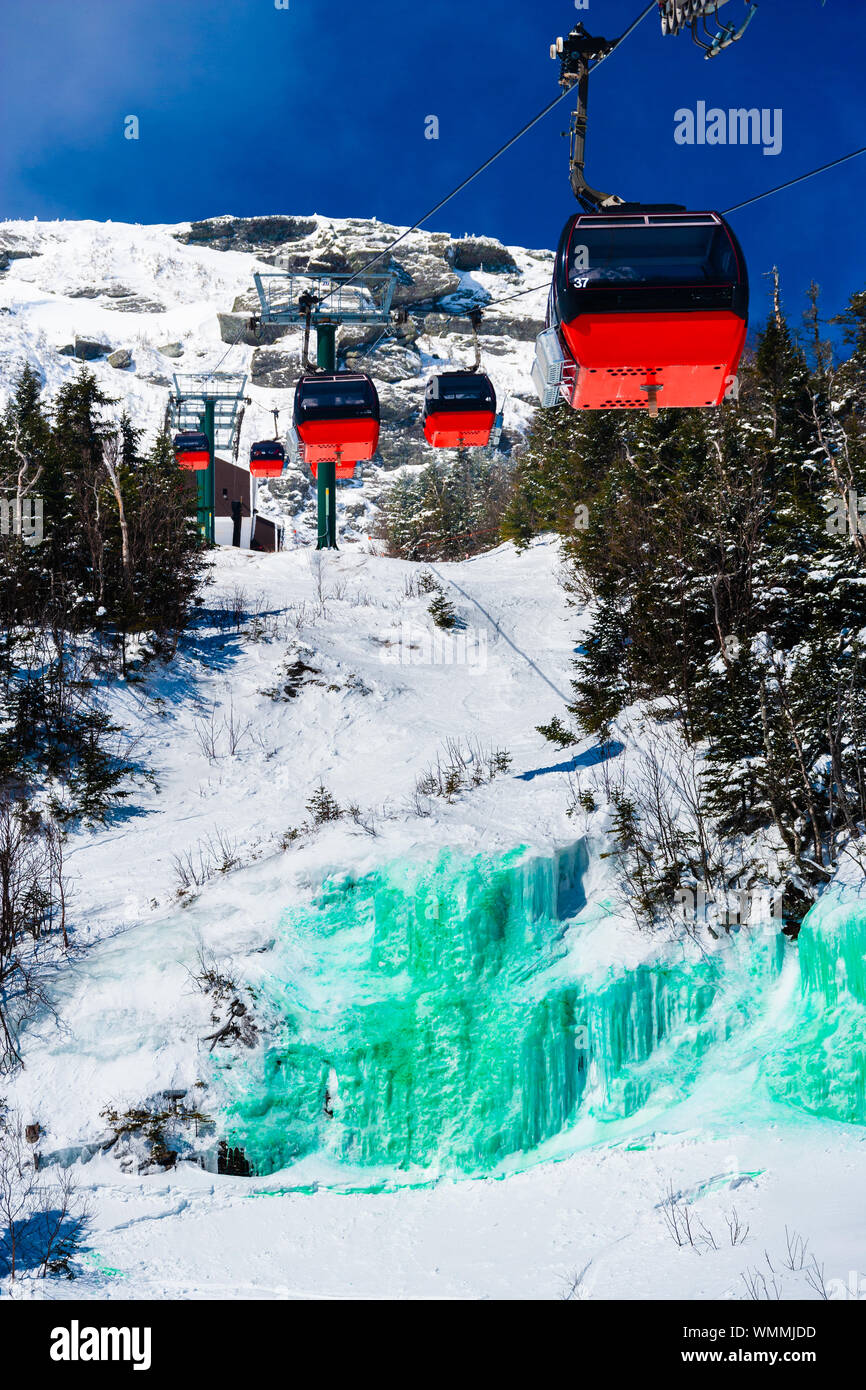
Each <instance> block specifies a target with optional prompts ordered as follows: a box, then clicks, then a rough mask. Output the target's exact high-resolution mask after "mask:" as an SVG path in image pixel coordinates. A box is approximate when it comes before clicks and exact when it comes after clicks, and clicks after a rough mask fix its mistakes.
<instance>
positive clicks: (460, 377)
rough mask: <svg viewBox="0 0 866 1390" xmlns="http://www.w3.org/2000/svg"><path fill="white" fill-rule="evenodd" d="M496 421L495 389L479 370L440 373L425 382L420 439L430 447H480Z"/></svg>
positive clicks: (488, 438)
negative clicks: (421, 434) (422, 431)
mask: <svg viewBox="0 0 866 1390" xmlns="http://www.w3.org/2000/svg"><path fill="white" fill-rule="evenodd" d="M495 422H496V392H495V391H494V389H493V383H492V382H491V380H490V378H489V377H487V376H485V375H484V374H483V372H440V373H439V375H438V376H434V377H432V378H431V380H430V381H429V382H428V383H427V391H426V394H425V397H424V438H425V439H426V440H427V443H428V444H432V445H433V447H434V449H462V448H484V447H486V446H487V445H488V444H489V443H490V434H491V431H492V429H493V426H494V424H495Z"/></svg>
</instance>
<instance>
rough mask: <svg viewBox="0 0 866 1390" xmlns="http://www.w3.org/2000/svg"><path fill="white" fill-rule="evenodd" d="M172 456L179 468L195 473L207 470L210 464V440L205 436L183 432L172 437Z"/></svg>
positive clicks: (187, 431) (192, 432) (188, 431)
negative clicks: (194, 471)
mask: <svg viewBox="0 0 866 1390" xmlns="http://www.w3.org/2000/svg"><path fill="white" fill-rule="evenodd" d="M174 456H175V458H176V460H177V463H178V467H180V468H186V469H189V470H196V471H197V470H200V469H203V468H207V466H208V464H209V463H210V440H209V439H208V437H207V435H206V434H198V433H196V432H194V431H192V430H184V431H183V432H182V433H181V434H176V435H175V437H174Z"/></svg>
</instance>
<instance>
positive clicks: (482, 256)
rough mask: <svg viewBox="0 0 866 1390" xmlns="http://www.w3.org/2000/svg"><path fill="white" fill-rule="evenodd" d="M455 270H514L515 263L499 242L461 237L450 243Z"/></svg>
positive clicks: (490, 238) (505, 247)
mask: <svg viewBox="0 0 866 1390" xmlns="http://www.w3.org/2000/svg"><path fill="white" fill-rule="evenodd" d="M452 247H453V250H452V255H451V259H452V264H453V266H454V268H455V270H516V269H517V262H516V261H515V259H514V257H513V256H512V254H511V252H510V251H509V250H508V247H507V246H503V245H502V242H501V241H495V240H494V239H493V237H462V238H461V239H460V241H455V242H453V243H452Z"/></svg>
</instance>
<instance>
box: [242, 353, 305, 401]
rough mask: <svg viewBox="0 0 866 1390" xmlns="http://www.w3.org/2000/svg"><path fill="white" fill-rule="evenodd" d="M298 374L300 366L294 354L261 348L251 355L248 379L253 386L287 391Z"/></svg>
mask: <svg viewBox="0 0 866 1390" xmlns="http://www.w3.org/2000/svg"><path fill="white" fill-rule="evenodd" d="M300 374H301V365H300V362H299V360H298V357H297V354H296V353H293V352H276V351H274V350H272V349H266V350H263V349H262V348H257V349H256V351H255V352H254V353H253V357H252V362H251V363H250V377H251V379H252V382H253V385H254V386H270V387H276V388H278V389H279V390H282V391H287V390H288V389H289V387H290V386H293V385H294V384H295V382H296V381H297V379H298V377H299V376H300Z"/></svg>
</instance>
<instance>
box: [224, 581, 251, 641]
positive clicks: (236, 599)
mask: <svg viewBox="0 0 866 1390" xmlns="http://www.w3.org/2000/svg"><path fill="white" fill-rule="evenodd" d="M248 603H249V597H248V595H247V591H246V589H245V588H244V587H243V585H242V584H235V585H233V586H232V588H231V589H230V590H229V591H228V593H225V594H221V595H220V596H219V598H218V600H217V604H216V607H217V612H218V613H219V615H220V619H221V625H222V626H223V627H233V628H234V629H235V631H236V632H240V629H241V625H242V624H243V622H244V621H245V619H246V618H247V615H248Z"/></svg>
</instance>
